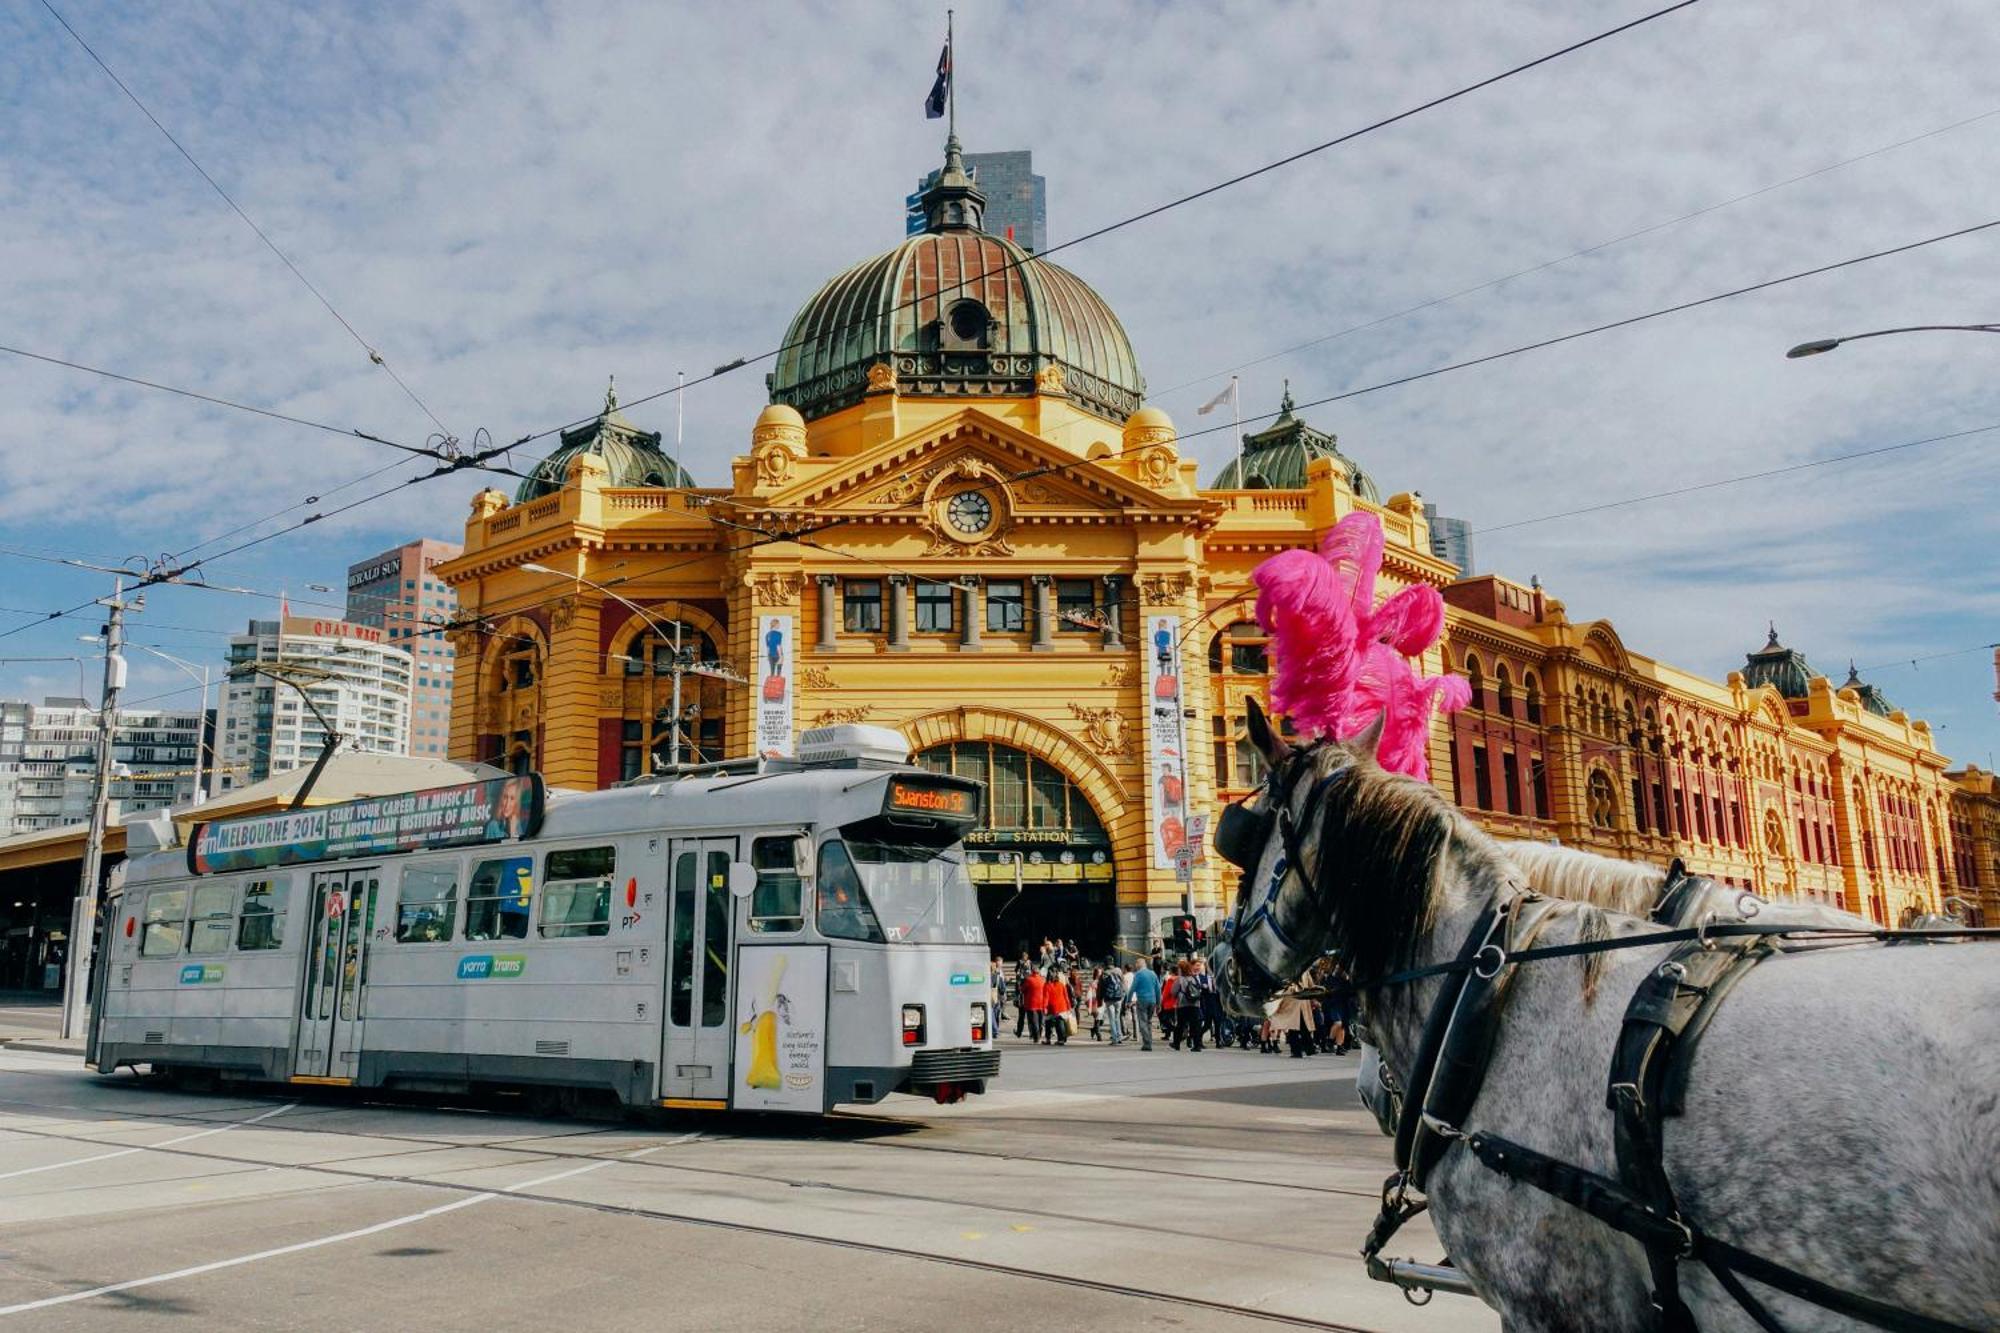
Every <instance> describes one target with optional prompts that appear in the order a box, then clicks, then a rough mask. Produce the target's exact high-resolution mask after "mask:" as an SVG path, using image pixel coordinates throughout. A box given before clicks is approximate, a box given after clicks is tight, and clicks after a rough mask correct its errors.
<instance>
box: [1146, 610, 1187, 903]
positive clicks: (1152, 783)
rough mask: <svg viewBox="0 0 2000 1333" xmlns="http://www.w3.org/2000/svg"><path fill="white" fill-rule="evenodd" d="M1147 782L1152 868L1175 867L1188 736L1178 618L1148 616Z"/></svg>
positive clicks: (1183, 826)
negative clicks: (1182, 710)
mask: <svg viewBox="0 0 2000 1333" xmlns="http://www.w3.org/2000/svg"><path fill="white" fill-rule="evenodd" d="M1147 633H1148V646H1149V647H1150V648H1151V651H1150V652H1148V653H1147V654H1146V718H1147V725H1146V744H1147V751H1146V755H1147V762H1148V768H1147V773H1146V781H1147V784H1148V789H1149V790H1150V791H1151V793H1152V798H1153V799H1152V801H1151V802H1150V804H1151V805H1152V817H1153V866H1154V868H1155V869H1158V870H1178V869H1179V865H1180V854H1181V852H1182V851H1184V850H1185V849H1186V848H1187V842H1188V836H1187V821H1188V808H1187V772H1188V766H1187V740H1186V726H1185V724H1184V722H1183V719H1182V717H1181V661H1180V640H1181V618H1180V617H1179V616H1149V617H1148V618H1147Z"/></svg>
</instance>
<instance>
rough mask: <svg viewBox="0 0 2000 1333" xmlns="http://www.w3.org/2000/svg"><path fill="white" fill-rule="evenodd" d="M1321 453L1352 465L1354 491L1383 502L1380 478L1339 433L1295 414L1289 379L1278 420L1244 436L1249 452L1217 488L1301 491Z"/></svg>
mask: <svg viewBox="0 0 2000 1333" xmlns="http://www.w3.org/2000/svg"><path fill="white" fill-rule="evenodd" d="M1315 458H1332V459H1336V460H1338V461H1339V463H1340V465H1341V466H1342V467H1344V468H1346V469H1347V480H1348V484H1349V485H1351V486H1353V487H1354V493H1355V494H1356V495H1358V496H1360V497H1361V498H1362V499H1364V500H1367V501H1368V502H1369V503H1371V504H1380V503H1382V493H1381V491H1380V490H1379V489H1377V487H1376V485H1375V479H1374V478H1373V477H1370V476H1369V475H1368V474H1367V473H1366V472H1363V471H1362V470H1361V465H1360V464H1359V463H1356V462H1355V461H1354V460H1353V459H1351V458H1349V457H1348V456H1347V455H1346V454H1343V453H1342V452H1340V448H1339V445H1338V443H1337V440H1336V437H1335V436H1333V435H1331V434H1329V433H1327V432H1326V431H1323V430H1314V429H1313V428H1312V427H1311V426H1308V425H1307V424H1306V423H1305V421H1304V420H1303V419H1301V418H1299V417H1297V416H1294V415H1293V403H1292V384H1291V381H1290V380H1287V381H1285V397H1284V399H1283V401H1282V402H1280V403H1279V405H1278V419H1277V420H1276V421H1274V422H1272V423H1271V424H1270V425H1269V426H1267V427H1265V428H1264V429H1263V430H1260V431H1258V432H1257V433H1256V434H1255V435H1245V436H1244V437H1243V453H1242V455H1241V456H1240V457H1238V458H1232V459H1230V460H1229V462H1228V464H1227V465H1225V466H1224V467H1223V469H1222V471H1220V472H1218V473H1216V474H1215V480H1214V481H1212V482H1210V483H1209V484H1208V488H1209V489H1210V490H1212V491H1260V490H1274V491H1298V490H1304V489H1305V485H1306V465H1307V464H1308V463H1310V462H1312V461H1313V459H1315Z"/></svg>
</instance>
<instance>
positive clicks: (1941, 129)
mask: <svg viewBox="0 0 2000 1333" xmlns="http://www.w3.org/2000/svg"><path fill="white" fill-rule="evenodd" d="M1993 116H2000V107H1995V108H1993V109H1992V110H1990V111H1982V112H1980V113H1979V114H1978V115H1976V116H1967V117H1966V118H1965V119H1963V120H1955V121H1953V122H1952V123H1951V124H1949V125H1940V126H1938V127H1937V128H1936V129H1932V130H1926V131H1924V132H1923V133H1922V134H1917V135H1912V136H1911V137H1909V138H1907V139H1898V140H1897V141H1896V142H1894V143H1888V144H1883V145H1881V146H1880V147H1878V148H1871V149H1869V150H1868V151H1867V152H1865V153H1857V154H1855V155H1854V156H1852V157H1847V158H1842V159H1841V160H1840V161H1838V162H1830V163H1828V164H1827V165H1826V166H1823V167H1816V168H1814V169H1813V170H1811V171H1807V172H1803V173H1801V174H1799V175H1796V176H1791V177H1788V178H1786V179H1784V180H1781V181H1774V182H1772V183H1771V184H1769V185H1765V186H1762V187H1760V188H1758V189H1755V190H1751V191H1749V192H1748V193H1747V194H1739V195H1736V196H1734V197H1732V198H1729V199H1723V200H1720V201H1718V202H1716V203H1713V204H1706V205H1703V206H1702V207H1700V208H1697V209H1695V210H1693V211H1692V212H1688V213H1682V214H1680V215H1679V216H1678V217H1672V218H1667V219H1666V220H1664V221H1661V222H1655V223H1651V224H1649V225H1647V226H1644V227H1641V228H1639V229H1638V230H1637V231H1628V232H1625V233H1624V234H1623V235H1619V236H1614V237H1612V238H1611V239H1609V240H1605V241H1598V242H1597V243H1595V244H1594V245H1587V246H1584V247H1583V248H1582V249H1581V250H1572V251H1570V252H1569V253H1568V254H1566V255H1563V256H1561V257H1560V258H1556V259H1545V260H1543V261H1542V262H1541V263H1539V264H1531V265H1529V266H1528V267H1527V268H1522V269H1516V270H1514V271H1513V272H1512V273H1506V274H1502V275H1501V276H1500V277H1497V278H1488V279H1487V280H1486V281H1485V282H1481V283H1477V284H1475V285H1473V286H1471V287H1462V288H1460V289H1459V290H1458V291H1455V292H1452V293H1450V294H1448V295H1445V296H1434V297H1432V298H1431V299H1429V300H1427V301H1421V302H1419V303H1417V304H1416V305H1413V306H1406V307H1405V308H1403V309H1401V310H1398V311H1395V312H1393V313H1391V314H1387V315H1382V316H1379V317H1378V318H1375V319H1371V320H1368V321H1366V322H1365V323H1361V324H1350V325H1348V326H1347V327H1346V328H1344V329H1338V330H1335V331H1334V332H1332V333H1326V334H1321V335H1320V336H1319V337H1317V338H1311V339H1308V340H1307V341H1305V342H1302V343H1295V344H1294V345H1292V346H1290V347H1284V348H1280V349H1279V350H1277V351H1275V352H1267V353H1265V354H1264V355H1262V356H1258V357H1253V358H1251V359H1250V360H1248V361H1242V362H1238V363H1237V364H1236V365H1233V366H1229V367H1227V368H1226V369H1223V370H1216V371H1210V372H1209V373H1207V374H1205V375H1199V376H1197V377H1195V378H1194V379H1189V380H1182V381H1181V382H1180V383H1178V384H1175V385H1171V386H1169V387H1167V388H1165V389H1159V390H1156V391H1155V392H1153V393H1150V394H1148V395H1147V401H1148V402H1158V401H1159V400H1160V399H1162V398H1165V397H1166V396H1167V395H1169V394H1174V393H1179V392H1180V391H1181V390H1183V389H1190V388H1193V387H1194V386H1195V385H1197V384H1205V383H1207V382H1209V381H1211V380H1214V379H1216V378H1217V377H1219V376H1222V375H1228V374H1232V373H1234V372H1236V371H1241V370H1248V369H1250V367H1252V366H1261V365H1264V364H1265V363H1266V362H1270V361H1276V360H1279V359H1280V358H1282V357H1287V356H1292V355H1294V354H1296V353H1299V352H1304V351H1308V350H1310V349H1311V348H1314V347H1318V346H1320V345H1322V344H1324V343H1330V342H1333V341H1335V340H1336V339H1340V338H1345V337H1347V336H1348V335H1349V334H1351V333H1361V332H1365V331H1366V330H1368V329H1373V328H1379V327H1381V326H1382V325H1384V324H1390V323H1394V322H1395V321H1396V320H1399V319H1403V318H1406V317H1408V316H1410V315H1415V314H1419V313H1421V312H1423V311H1425V310H1429V309H1432V308H1433V307H1436V306H1440V305H1445V304H1447V303H1449V302H1452V301H1456V300H1458V299H1459V298H1460V297H1465V296H1472V295H1475V294H1476V293H1479V292H1483V291H1488V290H1490V289H1492V288H1494V287H1498V286H1500V285H1502V284H1503V283H1509V282H1512V281H1514V280H1515V279H1516V278H1525V277H1528V276H1530V275H1532V274H1536V273H1541V272H1543V271H1544V270H1547V269H1551V268H1555V267H1557V266H1558V265H1562V264H1567V263H1569V262H1570V261H1571V260H1573V259H1582V258H1585V257H1586V256H1589V255H1595V254H1602V253H1603V252H1604V251H1606V250H1609V249H1611V248H1612V247H1614V246H1618V245H1623V244H1624V243H1625V242H1626V241H1631V240H1637V239H1638V238H1639V237H1641V236H1650V235H1652V234H1653V233H1654V232H1657V231H1664V230H1666V229H1667V228H1668V227H1675V226H1679V225H1680V224H1681V223H1683V222H1691V221H1693V220H1694V219H1695V218H1699V217H1705V216H1706V215H1708V214H1710V213H1715V212H1719V211H1721V210H1722V209H1725V208H1729V207H1731V206H1733V205H1735V204H1740V203H1744V202H1746V201H1748V200H1751V199H1756V198H1758V197H1760V196H1762V195H1767V194H1770V193H1772V192H1773V191H1775V190H1782V189H1784V188H1785V187H1786V186H1789V185H1797V184H1799V183H1800V182H1802V181H1809V180H1812V179H1814V178H1815V177H1818V176H1824V175H1826V174H1828V173H1829V172H1833V171H1838V170H1840V169H1841V168H1842V167H1849V166H1853V165H1854V164H1855V163H1857V162H1865V161H1867V160H1868V159H1869V158H1871V157H1880V156H1881V155H1882V154H1884V153H1890V152H1894V151H1895V150H1896V149H1899V148H1907V147H1909V146H1910V145H1911V144H1915V143H1921V142H1923V141H1924V140H1926V139H1933V138H1936V137H1937V136H1938V135H1940V134H1948V133H1950V132H1951V131H1953V130H1958V129H1963V128H1965V127H1966V126H1967V125H1972V124H1976V123H1977V122H1979V121H1982V120H1987V119H1989V118H1991V117H1993Z"/></svg>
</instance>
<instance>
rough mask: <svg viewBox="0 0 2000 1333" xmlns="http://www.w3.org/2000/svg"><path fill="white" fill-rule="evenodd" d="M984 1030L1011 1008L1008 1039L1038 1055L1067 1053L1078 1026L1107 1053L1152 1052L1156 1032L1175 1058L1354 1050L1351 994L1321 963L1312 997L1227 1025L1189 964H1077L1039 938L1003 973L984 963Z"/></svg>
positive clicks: (1204, 975)
mask: <svg viewBox="0 0 2000 1333" xmlns="http://www.w3.org/2000/svg"><path fill="white" fill-rule="evenodd" d="M992 987H993V995H992V1000H993V1029H994V1031H995V1032H998V1031H999V1030H1000V1029H1001V1027H1002V1025H1003V1024H1004V1023H1005V1021H1006V1013H1007V1007H1008V1006H1009V1005H1012V1006H1013V1009H1014V1035H1015V1036H1016V1037H1025V1038H1026V1039H1027V1040H1028V1041H1029V1042H1031V1043H1040V1044H1041V1045H1043V1046H1067V1045H1069V1039H1070V1038H1071V1037H1073V1036H1076V1035H1077V1034H1078V1033H1079V1032H1080V1031H1081V1030H1083V1028H1084V1026H1085V1025H1086V1023H1087V1024H1088V1028H1089V1031H1090V1039H1091V1040H1092V1041H1103V1040H1105V1038H1106V1037H1109V1039H1110V1042H1111V1044H1112V1045H1113V1046H1123V1045H1125V1044H1126V1043H1127V1042H1130V1041H1134V1040H1136V1041H1137V1042H1138V1043H1139V1049H1140V1050H1144V1051H1150V1050H1152V1049H1153V1039H1154V1035H1155V1033H1156V1032H1157V1033H1158V1035H1159V1037H1160V1039H1161V1040H1163V1041H1165V1042H1166V1043H1167V1044H1168V1045H1169V1046H1171V1047H1173V1048H1174V1049H1175V1050H1177V1051H1180V1050H1186V1051H1199V1050H1201V1049H1202V1048H1203V1045H1204V1043H1206V1044H1207V1045H1209V1046H1215V1047H1224V1046H1239V1047H1241V1048H1243V1049H1244V1050H1250V1049H1252V1048H1253V1047H1254V1048H1255V1049H1257V1050H1259V1051H1262V1052H1264V1053H1266V1054H1270V1055H1277V1054H1280V1053H1282V1052H1289V1053H1290V1054H1291V1055H1292V1057H1293V1058H1295V1059H1303V1058H1304V1057H1306V1056H1308V1055H1317V1054H1322V1053H1326V1054H1333V1055H1341V1054H1345V1053H1346V1052H1348V1051H1351V1050H1353V1049H1354V1047H1355V1044H1356V1043H1355V1039H1354V1033H1353V1017H1352V1011H1353V1005H1354V987H1353V985H1352V984H1351V983H1349V982H1348V981H1347V979H1346V978H1345V977H1344V976H1342V975H1341V973H1340V972H1339V970H1338V969H1336V968H1334V967H1333V965H1332V964H1331V963H1330V962H1322V963H1320V964H1318V965H1317V966H1316V967H1315V968H1314V969H1313V971H1312V972H1310V973H1309V974H1308V975H1307V977H1306V980H1305V983H1304V989H1306V990H1308V991H1313V992H1317V994H1315V995H1313V996H1311V997H1310V998H1306V997H1298V996H1293V997H1288V998H1286V999H1284V1000H1281V1001H1280V1002H1279V1003H1278V1005H1277V1008H1276V1010H1275V1011H1274V1012H1273V1013H1271V1014H1270V1015H1269V1016H1268V1017H1266V1018H1264V1019H1262V1020H1257V1019H1240V1018H1231V1017H1230V1016H1229V1015H1228V1014H1226V1013H1224V1012H1223V1008H1222V997H1221V996H1220V995H1219V994H1218V993H1217V991H1216V987H1215V975H1214V974H1213V973H1212V972H1210V971H1209V969H1208V964H1207V962H1206V961H1205V960H1204V959H1202V958H1200V957H1198V956H1196V957H1186V958H1180V959H1177V960H1173V961H1169V960H1168V959H1167V957H1166V955H1165V952H1164V951H1163V950H1162V949H1160V948H1157V947H1156V948H1155V949H1154V950H1153V952H1152V953H1151V954H1150V955H1130V956H1128V957H1127V958H1126V959H1125V960H1124V961H1123V962H1119V961H1116V960H1113V961H1108V962H1104V963H1090V962H1086V961H1085V960H1084V958H1083V956H1082V954H1081V952H1080V951H1079V950H1078V949H1077V947H1076V941H1074V940H1052V939H1044V940H1043V941H1042V943H1041V946H1040V947H1039V948H1037V949H1024V950H1023V951H1022V952H1021V955H1020V957H1019V958H1018V959H1016V960H1015V962H1014V964H1013V969H1012V978H1011V981H1010V980H1009V978H1008V974H1007V968H1006V965H1005V964H1003V962H1002V961H1001V960H1000V959H999V958H995V959H994V960H993V972H992Z"/></svg>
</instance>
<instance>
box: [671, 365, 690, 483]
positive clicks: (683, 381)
mask: <svg viewBox="0 0 2000 1333" xmlns="http://www.w3.org/2000/svg"><path fill="white" fill-rule="evenodd" d="M687 380H688V373H687V372H686V371H685V370H677V371H675V372H674V466H676V467H679V466H680V461H681V427H682V426H683V425H685V424H686V422H687V410H688V409H687ZM682 470H683V471H685V470H686V469H684V468H683V469H682Z"/></svg>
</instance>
